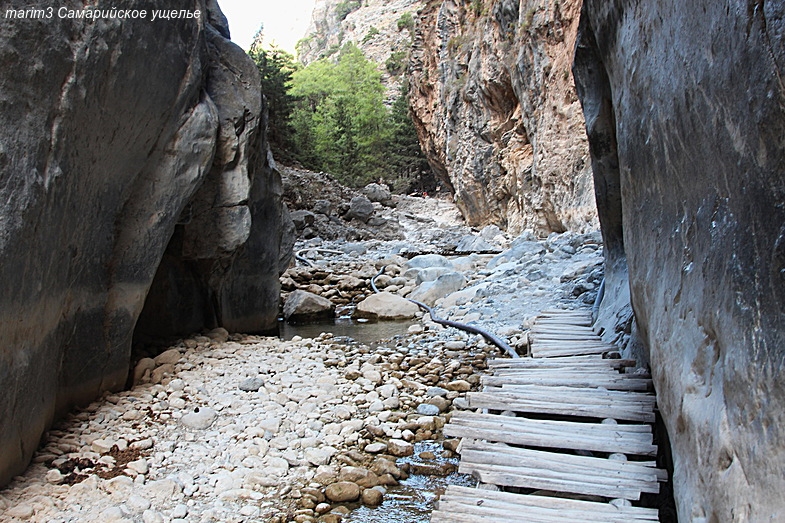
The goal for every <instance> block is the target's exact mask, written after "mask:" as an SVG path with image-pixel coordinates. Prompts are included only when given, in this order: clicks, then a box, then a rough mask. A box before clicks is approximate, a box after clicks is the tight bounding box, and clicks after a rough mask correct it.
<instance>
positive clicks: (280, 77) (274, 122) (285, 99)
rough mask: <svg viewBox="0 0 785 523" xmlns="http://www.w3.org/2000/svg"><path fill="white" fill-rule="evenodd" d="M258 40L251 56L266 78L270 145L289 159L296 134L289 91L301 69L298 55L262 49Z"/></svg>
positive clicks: (250, 51) (280, 154) (251, 51)
mask: <svg viewBox="0 0 785 523" xmlns="http://www.w3.org/2000/svg"><path fill="white" fill-rule="evenodd" d="M258 36H259V35H257V38H255V39H254V43H253V44H252V45H251V49H250V50H249V51H248V55H249V56H250V57H251V59H252V60H253V61H254V62H255V63H256V66H257V67H258V68H259V74H260V76H261V79H262V93H263V94H264V95H265V97H266V99H267V110H268V132H267V137H268V139H269V141H270V146H271V148H272V149H273V151H274V152H275V153H276V155H277V156H278V157H279V158H283V159H285V158H286V157H287V154H286V153H285V151H287V150H288V149H289V148H290V145H291V144H292V143H293V137H294V132H293V129H292V127H291V124H290V122H289V115H290V113H291V112H292V108H293V107H294V105H293V104H294V98H293V97H292V96H291V95H290V94H289V92H288V88H287V86H288V84H289V82H290V81H291V78H292V75H293V74H294V72H295V71H296V70H297V69H298V68H299V66H298V64H297V63H296V62H295V60H294V56H292V55H291V54H289V53H287V52H286V51H284V50H283V49H280V48H278V47H275V46H272V47H270V48H269V49H266V50H265V49H262V47H261V44H260V43H261V38H258Z"/></svg>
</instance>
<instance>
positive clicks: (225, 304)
mask: <svg viewBox="0 0 785 523" xmlns="http://www.w3.org/2000/svg"><path fill="white" fill-rule="evenodd" d="M207 4H208V5H205V3H204V2H197V3H196V4H195V5H193V6H192V7H193V8H194V9H199V10H200V12H201V14H202V16H200V17H199V18H190V19H164V20H156V21H152V20H150V19H149V18H150V17H148V19H122V20H120V19H114V18H113V19H102V20H99V21H96V20H92V19H84V18H83V19H57V20H47V21H46V23H43V22H42V21H40V20H31V19H24V20H13V21H9V20H5V21H4V23H3V24H2V28H1V29H0V65H1V66H2V68H3V70H4V71H5V72H4V74H3V75H2V77H1V78H0V107H1V109H0V128H2V129H3V130H4V131H3V135H2V137H0V200H2V201H3V207H2V209H0V231H2V232H1V233H0V273H2V274H3V275H4V278H3V279H2V282H0V345H2V346H3V347H4V350H3V351H2V353H1V354H0V388H1V390H0V427H2V432H0V449H2V452H0V484H3V483H5V482H7V480H8V479H10V477H12V476H13V475H14V474H16V473H18V472H19V471H21V470H22V469H23V468H24V466H25V465H26V464H27V462H28V460H29V459H30V457H31V456H32V454H33V451H34V450H35V448H36V446H37V445H38V442H39V439H40V437H41V434H42V432H43V431H44V430H45V428H46V427H47V426H48V425H49V424H50V423H51V422H52V420H53V419H54V417H55V416H56V413H57V412H61V411H63V410H64V409H66V408H68V407H69V406H71V405H73V404H74V403H80V402H85V401H88V400H90V399H92V398H93V397H95V396H96V395H97V394H99V393H100V392H101V391H103V390H107V389H118V388H121V387H123V386H124V385H125V383H126V379H127V376H128V365H129V359H130V350H131V339H132V335H133V332H134V327H135V325H136V323H137V319H138V318H139V316H140V313H141V312H142V309H143V307H144V306H145V298H146V296H148V291H149V290H150V288H151V285H152V287H153V292H152V298H151V300H148V305H150V306H155V305H157V308H155V307H154V309H155V311H162V312H164V313H166V316H163V317H162V316H158V315H157V314H156V313H155V312H154V311H153V312H152V313H151V314H150V315H149V317H148V320H149V319H151V318H152V319H153V321H151V322H150V323H149V325H151V326H152V328H151V332H152V333H155V332H160V330H161V329H164V328H167V329H170V330H172V331H178V330H186V331H188V330H189V329H193V328H194V327H196V328H199V327H202V326H206V325H207V326H216V325H217V324H222V325H225V326H226V327H227V328H229V329H231V330H238V329H242V330H244V331H259V330H263V329H265V328H269V327H271V326H274V324H275V323H274V322H275V315H276V312H277V300H278V298H277V295H278V281H277V276H278V264H279V258H280V253H279V251H278V245H279V242H280V226H279V224H280V221H281V220H282V218H281V208H280V204H279V203H277V202H278V201H279V198H280V193H281V187H280V180H279V178H278V175H277V173H276V172H275V171H274V168H273V165H272V163H271V159H269V158H266V157H265V151H266V150H267V146H266V142H265V139H264V133H263V129H264V125H265V123H264V121H263V117H262V113H263V111H262V109H263V108H262V100H261V96H260V89H259V79H258V72H257V71H256V68H255V67H254V65H253V63H252V62H250V60H249V59H248V58H247V57H246V56H245V54H244V53H243V52H242V51H241V50H240V49H239V48H238V47H236V46H235V45H234V44H231V43H230V42H229V41H228V40H227V39H226V37H227V36H228V30H227V29H226V27H225V19H223V16H222V15H221V14H220V9H218V7H217V5H216V4H215V2H214V1H208V2H207ZM50 5H51V6H52V7H53V8H54V10H55V11H56V10H57V9H58V8H59V7H60V5H59V4H55V3H52V2H43V3H39V4H37V6H36V7H40V8H45V7H47V6H50ZM6 7H8V8H17V9H22V8H24V7H27V5H26V4H23V3H20V2H17V1H16V0H12V1H11V3H10V4H9V5H8V6H6ZM146 7H147V8H151V7H150V6H146ZM158 7H161V8H163V7H165V6H163V5H161V6H158ZM170 240H171V241H170ZM167 246H168V248H167ZM165 252H166V254H165ZM162 259H165V261H164V263H163V264H161V261H162ZM159 266H160V269H159ZM272 267H274V269H272V270H271V268H272ZM156 273H158V276H157V277H156V283H155V284H154V283H153V279H154V276H156Z"/></svg>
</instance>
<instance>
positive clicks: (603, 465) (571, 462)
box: [458, 445, 659, 500]
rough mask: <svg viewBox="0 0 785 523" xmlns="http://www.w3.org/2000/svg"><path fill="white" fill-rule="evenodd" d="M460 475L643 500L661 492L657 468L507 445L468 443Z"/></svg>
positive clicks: (535, 486) (482, 479)
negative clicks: (643, 497)
mask: <svg viewBox="0 0 785 523" xmlns="http://www.w3.org/2000/svg"><path fill="white" fill-rule="evenodd" d="M458 471H459V472H461V473H464V474H472V475H474V476H475V477H477V478H479V479H480V481H483V482H485V483H493V484H495V485H502V486H510V487H523V488H536V489H547V490H554V491H557V492H568V493H573V494H586V495H593V496H604V497H608V498H623V499H630V500H637V499H640V495H641V492H649V493H655V494H656V493H658V492H659V482H658V480H659V478H658V474H657V473H656V472H655V469H653V468H651V467H646V466H641V465H639V464H637V463H634V462H629V461H627V462H625V461H613V460H607V459H602V458H593V457H586V456H573V455H569V454H559V453H555V452H547V451H540V450H531V449H522V448H515V447H506V446H502V445H485V446H479V445H465V446H464V448H463V449H462V451H461V463H460V465H459V467H458Z"/></svg>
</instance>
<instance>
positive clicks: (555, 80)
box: [409, 0, 596, 234]
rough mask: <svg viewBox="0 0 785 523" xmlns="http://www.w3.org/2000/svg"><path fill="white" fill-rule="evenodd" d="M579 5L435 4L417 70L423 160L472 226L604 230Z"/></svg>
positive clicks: (538, 1) (414, 93)
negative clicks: (584, 103)
mask: <svg viewBox="0 0 785 523" xmlns="http://www.w3.org/2000/svg"><path fill="white" fill-rule="evenodd" d="M580 5H581V2H580V1H576V0H569V1H565V2H551V1H549V0H548V1H546V0H525V1H523V2H518V1H511V0H503V1H497V2H457V1H455V0H444V1H433V2H428V3H427V4H426V6H425V7H424V8H423V9H422V10H421V11H420V13H419V17H418V24H417V26H416V31H415V38H414V48H413V53H412V60H411V62H410V64H409V68H410V70H409V75H410V79H411V104H412V110H413V114H414V123H415V127H416V128H417V132H418V134H419V137H420V143H421V145H422V148H423V151H424V152H425V153H426V155H427V157H428V160H429V162H430V164H431V166H432V167H433V169H434V170H435V171H436V172H437V173H438V174H439V176H440V178H441V179H442V180H444V181H445V182H447V183H449V184H450V186H451V188H452V190H453V191H454V193H455V201H456V203H457V204H458V206H459V207H460V209H461V212H462V213H463V215H464V216H465V217H466V220H467V222H468V223H469V224H470V225H474V226H477V225H486V224H489V223H495V224H497V225H499V226H502V227H504V228H509V230H510V232H513V233H518V232H520V231H522V230H524V229H527V228H529V229H533V230H534V231H535V232H538V233H541V234H548V233H550V232H563V231H565V230H573V231H579V232H584V231H587V230H590V229H592V228H595V227H596V211H595V205H594V197H593V196H594V195H593V192H592V180H591V169H590V166H589V159H588V147H587V142H586V137H585V134H584V133H583V132H582V128H583V116H582V114H581V108H580V104H579V102H578V98H577V96H576V94H575V89H574V87H573V83H572V77H571V75H570V66H571V63H572V53H573V48H574V43H575V35H576V33H577V26H578V13H579V10H580Z"/></svg>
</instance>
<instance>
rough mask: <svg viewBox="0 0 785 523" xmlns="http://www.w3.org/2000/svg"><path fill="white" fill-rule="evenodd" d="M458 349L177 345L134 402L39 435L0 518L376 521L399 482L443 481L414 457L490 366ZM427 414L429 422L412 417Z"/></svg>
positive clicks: (156, 358) (150, 366)
mask: <svg viewBox="0 0 785 523" xmlns="http://www.w3.org/2000/svg"><path fill="white" fill-rule="evenodd" d="M455 337H456V338H460V340H451V341H453V342H457V341H460V342H461V343H462V344H463V345H462V346H463V347H464V348H463V349H461V350H460V351H457V350H452V349H449V348H447V346H448V343H449V341H448V340H449V336H448V335H447V333H446V332H444V331H440V332H438V333H437V332H435V331H426V332H423V333H422V334H416V335H408V336H404V337H400V338H398V339H396V340H394V341H391V342H389V343H387V344H386V345H380V346H377V347H373V348H372V347H369V346H366V345H346V344H344V343H341V342H339V341H338V340H336V339H334V338H333V337H332V336H331V335H328V334H325V335H322V336H319V337H318V338H315V339H300V338H298V337H295V338H294V339H293V340H291V341H280V340H278V339H276V338H264V337H257V336H243V335H231V336H229V335H228V334H227V333H226V332H225V331H223V332H221V331H216V332H209V333H205V335H199V336H194V337H192V338H189V339H186V340H182V341H180V342H178V343H176V344H175V345H173V346H171V347H169V348H167V350H166V351H163V352H162V353H161V354H158V355H152V354H151V355H150V356H153V357H150V358H145V361H146V363H145V364H144V365H141V366H137V370H138V371H141V373H140V375H139V376H138V380H137V383H136V385H135V386H134V387H133V388H132V389H131V390H128V391H123V392H119V393H115V394H107V395H106V396H105V397H104V398H103V399H102V400H101V401H97V402H94V403H92V404H90V405H89V406H88V407H87V408H85V409H84V410H81V411H78V412H74V413H73V414H71V415H69V416H67V417H66V418H65V419H64V420H63V421H61V422H59V423H58V424H57V425H56V426H55V427H54V428H53V429H52V430H50V431H49V432H48V434H47V435H46V437H45V438H44V441H43V444H42V447H41V448H40V449H39V451H38V453H37V455H36V457H35V458H34V464H33V465H32V466H31V467H30V468H29V469H28V471H27V472H26V473H25V474H24V475H23V476H20V477H19V478H16V480H15V481H14V482H13V483H12V484H11V485H10V486H9V487H8V488H7V489H5V490H3V491H0V510H6V509H8V508H11V507H15V509H14V510H15V512H14V514H17V513H18V514H19V516H17V519H20V520H23V521H59V522H61V523H67V522H68V523H71V522H73V523H75V522H80V523H81V522H83V521H85V522H90V521H171V522H173V523H182V522H187V521H221V522H241V521H273V522H274V521H279V522H283V521H313V522H315V521H320V522H327V521H341V520H343V521H353V520H352V519H351V518H352V514H353V513H354V512H357V511H359V510H362V511H368V510H371V511H372V510H376V509H374V508H373V507H375V506H379V505H380V508H379V509H378V510H386V509H385V507H386V506H387V505H386V504H387V503H394V502H398V501H400V499H402V495H401V494H400V492H401V490H400V489H404V490H405V489H411V488H413V487H410V486H406V484H407V483H409V482H412V481H413V480H415V479H416V478H420V477H434V478H436V477H439V476H421V475H422V474H449V473H450V470H451V468H450V467H449V466H447V465H444V463H443V462H444V460H445V459H448V458H450V459H452V456H453V455H452V453H451V451H449V450H442V449H441V448H440V447H438V445H437V447H438V448H437V447H434V448H430V447H429V448H428V450H429V451H430V452H431V453H432V454H427V453H426V454H422V451H421V450H418V448H419V447H418V446H422V445H430V444H431V443H430V442H434V441H436V440H440V439H441V436H440V434H441V428H442V427H443V426H444V424H445V422H446V420H447V419H448V418H449V411H450V409H452V408H453V403H455V402H459V400H461V399H463V395H465V392H463V391H462V390H463V389H464V388H465V385H463V383H460V382H465V383H469V384H470V386H473V385H472V384H474V385H476V384H477V383H478V382H479V378H478V377H477V374H476V373H477V371H479V370H482V369H484V368H485V361H486V359H487V357H488V355H489V354H494V355H496V354H498V351H497V350H496V349H495V348H494V347H489V346H488V345H486V344H485V342H484V341H482V340H480V339H478V338H477V337H469V336H465V335H460V334H459V335H455ZM451 346H456V345H455V344H453V345H451ZM148 360H149V361H148ZM140 364H141V360H140ZM457 383H460V384H459V385H456V384H457ZM429 387H439V388H440V389H442V391H443V392H440V395H438V396H431V395H428V394H427V391H428V389H429ZM451 389H455V390H451ZM434 402H437V403H439V402H441V404H440V405H439V406H438V407H437V408H438V410H439V411H440V412H439V413H438V414H435V415H422V414H418V413H417V408H418V407H419V406H420V405H423V404H426V405H435V403H434ZM442 408H443V409H444V412H441V411H442ZM434 412H435V411H434ZM433 445H436V444H435V443H434V444H433ZM421 454H422V456H421ZM418 481H419V480H418ZM415 483H417V481H415ZM420 483H422V484H423V485H426V482H425V481H420ZM428 485H430V484H428ZM423 488H425V489H426V490H428V489H431V488H433V487H431V486H427V487H423ZM409 491H410V490H409ZM407 492H408V491H407ZM423 492H425V491H423ZM421 497H423V499H426V500H428V501H427V503H432V500H433V498H435V495H432V494H428V495H425V494H423V495H422V496H421ZM361 507H362V509H361ZM358 513H360V512H358ZM363 517H364V516H363ZM356 521H363V519H359V520H356Z"/></svg>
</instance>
